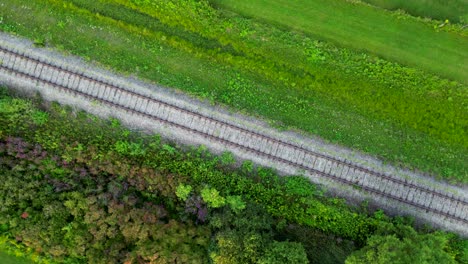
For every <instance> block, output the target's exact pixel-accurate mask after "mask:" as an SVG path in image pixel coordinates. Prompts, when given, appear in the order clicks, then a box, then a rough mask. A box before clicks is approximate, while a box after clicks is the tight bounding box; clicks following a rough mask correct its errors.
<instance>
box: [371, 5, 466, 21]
mask: <svg viewBox="0 0 468 264" xmlns="http://www.w3.org/2000/svg"><path fill="white" fill-rule="evenodd" d="M362 1H363V2H367V3H369V4H372V5H374V6H378V7H382V8H385V9H389V10H397V9H401V10H405V12H408V13H409V14H411V15H413V16H420V17H429V18H434V19H437V20H442V21H444V20H446V19H449V20H450V21H452V22H456V23H462V24H465V23H468V2H467V1H466V0H362Z"/></svg>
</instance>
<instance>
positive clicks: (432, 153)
mask: <svg viewBox="0 0 468 264" xmlns="http://www.w3.org/2000/svg"><path fill="white" fill-rule="evenodd" d="M186 3H189V4H188V5H187V6H178V5H176V7H175V9H174V10H171V9H170V8H168V7H169V5H167V6H163V7H162V8H161V7H159V8H158V7H153V6H144V5H141V4H139V5H135V4H132V2H130V1H120V0H119V1H87V0H73V1H57V0H50V1H36V0H34V1H25V0H19V1H12V0H7V1H5V2H4V4H3V5H2V6H0V14H1V16H2V17H3V21H2V24H0V25H1V29H2V30H3V31H7V32H14V33H16V34H19V35H22V36H26V37H28V38H30V39H33V40H35V42H36V43H37V44H38V45H43V44H46V45H50V46H55V47H59V48H61V49H63V50H67V51H69V52H71V53H73V54H77V55H79V56H83V57H85V58H88V59H92V60H95V61H98V62H100V63H102V64H104V65H107V66H109V67H112V68H114V69H116V70H118V71H121V72H127V73H132V74H137V75H138V76H140V77H143V78H146V79H150V80H153V81H155V82H157V83H160V84H163V85H166V86H169V87H173V88H178V89H181V90H184V91H186V92H188V93H191V94H194V95H196V96H200V97H203V98H207V99H209V100H211V101H213V102H217V103H222V104H226V105H229V106H231V107H233V108H234V109H237V110H241V111H245V112H248V113H251V114H254V115H258V116H262V117H265V118H267V119H269V120H272V122H274V123H276V124H277V125H281V126H283V127H288V128H296V129H300V130H302V131H306V132H309V133H313V134H316V135H319V136H321V137H322V138H324V139H326V140H329V141H332V142H337V143H340V144H343V145H346V146H350V147H353V148H356V149H360V150H363V151H365V152H368V153H370V154H373V155H377V156H379V157H380V158H383V159H384V160H387V161H391V162H394V163H395V164H402V165H405V166H410V167H413V168H418V169H421V170H423V171H429V172H432V173H434V174H436V175H439V176H440V177H442V178H446V179H449V180H452V181H458V182H465V183H466V181H467V179H466V177H465V176H466V171H467V164H465V163H464V162H463V161H464V160H466V159H467V155H468V151H467V146H468V140H467V138H466V134H465V129H466V123H467V119H466V116H465V114H464V113H466V110H465V105H466V93H465V92H464V91H466V86H465V85H463V84H460V83H458V82H456V81H450V80H446V79H443V78H439V77H437V76H435V75H432V74H429V73H425V72H423V71H421V70H417V69H414V68H408V67H404V66H401V65H399V64H396V63H392V62H389V61H385V60H383V59H380V58H378V57H375V56H372V55H369V54H364V53H360V52H355V51H353V50H350V49H346V48H338V47H336V46H333V45H331V44H329V43H325V42H321V41H316V40H313V39H311V38H309V37H307V36H305V35H301V34H296V33H291V32H288V31H284V30H281V29H278V28H275V27H272V26H271V25H266V24H262V23H258V22H255V21H252V20H249V19H245V18H243V17H240V16H237V15H235V14H232V13H228V12H224V11H221V12H218V11H216V10H214V9H211V7H209V6H208V5H204V4H203V3H204V2H198V4H194V3H193V2H191V1H189V2H186ZM190 3H191V4H190ZM194 10H197V12H194ZM24 12H28V13H31V14H32V15H31V16H27V17H25V16H23V15H21V14H22V13H24ZM185 13H186V14H191V16H183V17H181V15H180V14H185ZM383 16H384V17H387V16H386V15H385V14H383ZM387 18H388V17H387ZM391 23H393V24H397V25H401V24H403V25H406V24H405V23H406V22H405V21H404V20H402V21H397V22H395V21H393V22H391ZM408 23H409V24H408V25H407V26H408V27H410V28H411V26H414V25H413V24H414V22H412V21H410V22H408ZM419 26H420V27H422V28H425V25H423V24H421V25H419ZM364 27H365V26H364ZM75 32H79V34H76V33H75ZM431 32H432V33H431V34H433V35H432V36H439V35H438V34H440V33H437V32H435V31H431ZM425 33H426V34H427V37H429V36H430V33H429V32H426V31H425ZM444 34H445V35H444V36H446V39H445V40H444V38H442V40H441V42H440V43H439V42H438V41H439V40H437V39H436V40H435V43H439V44H444V43H445V41H446V40H447V38H448V39H451V37H452V35H450V34H449V33H444ZM406 37H409V36H406ZM454 38H458V36H455V37H454ZM412 39H413V38H409V39H408V41H409V40H412ZM448 42H450V41H448ZM452 44H453V43H452ZM449 46H450V45H449ZM450 47H451V46H450ZM450 47H449V49H451V48H450ZM462 50H463V49H459V51H460V52H463V51H462Z"/></svg>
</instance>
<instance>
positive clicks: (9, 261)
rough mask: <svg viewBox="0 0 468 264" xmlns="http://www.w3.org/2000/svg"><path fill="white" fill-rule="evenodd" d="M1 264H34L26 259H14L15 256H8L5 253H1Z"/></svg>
mask: <svg viewBox="0 0 468 264" xmlns="http://www.w3.org/2000/svg"><path fill="white" fill-rule="evenodd" d="M0 263H2V264H31V263H33V262H32V261H29V260H27V259H25V258H19V257H14V256H11V255H8V254H6V253H5V252H2V251H0Z"/></svg>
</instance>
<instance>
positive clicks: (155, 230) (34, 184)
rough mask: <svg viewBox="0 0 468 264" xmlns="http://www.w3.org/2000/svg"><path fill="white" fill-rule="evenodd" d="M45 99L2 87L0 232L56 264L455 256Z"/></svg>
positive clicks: (335, 202) (228, 161) (431, 237)
mask: <svg viewBox="0 0 468 264" xmlns="http://www.w3.org/2000/svg"><path fill="white" fill-rule="evenodd" d="M45 106H47V105H42V104H41V101H40V99H39V98H36V99H35V101H29V100H24V99H21V98H12V97H9V96H6V95H5V91H4V90H3V91H2V95H1V97H0V156H1V159H0V170H1V174H0V175H2V181H0V190H1V192H0V201H1V203H0V208H1V210H2V212H4V213H2V214H0V227H1V229H0V230H1V234H0V235H3V236H4V237H6V238H8V239H9V240H11V241H14V240H16V241H17V242H16V243H19V242H21V244H22V245H26V246H27V247H29V248H31V249H32V250H33V251H36V252H37V251H39V252H43V253H44V254H47V255H48V256H52V257H53V258H54V259H55V260H57V261H69V262H71V261H75V263H89V262H94V263H98V262H99V263H100V262H115V261H121V260H127V261H136V260H141V261H145V262H150V261H151V260H153V261H154V260H155V259H157V260H158V261H177V262H187V261H191V262H192V263H206V261H208V258H209V259H211V260H213V261H214V262H215V263H258V261H260V260H261V261H264V262H265V263H306V261H307V259H304V257H305V256H307V258H308V261H310V262H311V263H324V260H328V261H330V263H334V262H337V261H338V262H343V261H344V260H345V259H346V258H347V257H348V256H349V255H350V254H351V256H350V257H349V260H348V261H349V262H348V263H360V262H359V261H367V260H369V259H366V258H368V256H369V255H372V253H371V252H373V250H375V248H377V249H378V250H380V251H379V253H378V254H376V258H377V257H378V258H380V257H382V258H385V257H388V256H389V255H387V252H386V251H385V250H384V248H385V245H386V244H387V243H392V244H393V246H394V248H396V251H397V252H398V253H396V254H395V251H393V252H391V253H390V252H388V253H389V254H393V256H390V257H391V259H392V260H395V261H398V260H400V259H401V258H406V257H408V254H407V252H408V250H411V252H412V254H410V255H409V257H410V258H412V259H413V260H414V261H416V259H418V258H421V257H424V258H426V259H434V258H438V259H443V261H445V262H446V263H456V262H460V263H462V262H463V261H464V260H465V259H466V256H465V255H464V254H465V253H464V252H463V251H462V249H463V248H464V246H465V245H466V242H467V241H466V240H462V239H459V238H457V237H456V236H454V235H453V234H446V233H441V232H432V231H429V230H426V231H422V230H421V231H418V232H417V231H415V230H414V229H413V228H412V227H411V223H410V222H407V219H406V220H405V219H401V218H396V219H389V218H388V217H386V216H385V215H384V214H383V213H382V212H380V211H378V212H376V213H375V214H373V215H370V216H369V215H366V213H365V212H363V211H360V210H358V209H357V208H349V207H347V206H346V205H345V204H344V202H343V201H341V200H339V199H336V198H330V197H326V196H324V195H323V192H322V191H321V190H320V189H317V188H316V187H314V186H313V185H311V184H310V183H308V182H307V180H305V179H303V178H301V177H277V176H276V174H275V173H274V172H273V171H271V170H269V169H265V168H254V167H253V166H252V163H250V162H245V163H243V164H242V165H241V166H240V167H238V168H236V167H235V166H233V164H234V163H233V162H234V160H233V158H232V156H231V155H230V154H228V153H225V154H224V155H222V156H213V155H211V154H210V153H208V152H207V151H206V150H204V149H203V148H199V149H191V150H186V151H182V150H181V149H180V148H178V147H177V146H175V145H173V144H171V143H170V142H162V141H161V140H160V139H159V137H158V136H151V135H141V134H136V133H133V132H131V131H129V130H127V129H125V128H124V127H121V126H120V125H119V122H118V121H117V120H115V119H112V120H109V121H105V120H100V119H98V118H96V117H95V116H91V115H89V114H86V113H84V112H72V111H71V110H70V109H67V108H63V107H61V106H59V105H58V104H51V105H48V106H47V108H38V107H45ZM332 234H334V235H332ZM246 237H248V238H251V239H249V240H246ZM343 239H345V240H343ZM349 239H352V240H354V245H353V244H352V243H351V241H350V240H349ZM368 239H369V241H372V243H373V244H372V245H369V246H365V244H366V241H367V240H368ZM338 241H341V242H338ZM408 241H410V242H411V243H410V244H407V242H408ZM429 245H431V251H430V252H426V251H424V250H419V249H421V248H424V247H427V246H429ZM409 246H411V247H409ZM318 249H320V250H318ZM356 249H359V250H358V251H354V250H356ZM352 251H354V252H353V253H352ZM207 252H208V253H207ZM268 260H269V261H270V262H268ZM370 260H377V259H370ZM275 261H276V262H275ZM285 261H286V262H285ZM291 261H292V262H291Z"/></svg>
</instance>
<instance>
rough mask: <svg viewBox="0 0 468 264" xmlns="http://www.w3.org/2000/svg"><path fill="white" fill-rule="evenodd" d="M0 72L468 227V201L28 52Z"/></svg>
mask: <svg viewBox="0 0 468 264" xmlns="http://www.w3.org/2000/svg"><path fill="white" fill-rule="evenodd" d="M0 62H1V64H0V72H4V73H8V74H10V75H13V76H15V77H16V78H22V79H27V80H30V81H32V82H36V83H42V84H43V85H48V86H51V87H54V88H55V89H58V91H59V92H61V93H72V94H74V95H77V96H81V97H83V98H85V99H87V100H94V101H98V102H101V103H102V104H106V105H108V106H111V107H115V108H118V109H122V110H125V111H128V112H131V113H132V114H135V115H139V116H142V117H144V118H148V119H151V120H155V121H157V122H160V123H164V124H166V125H168V126H173V127H177V128H179V129H182V130H185V131H186V132H188V133H194V134H197V135H199V136H201V137H204V138H207V139H209V140H211V141H216V142H218V143H220V144H224V145H226V146H229V147H231V148H237V149H241V150H243V151H247V152H251V153H254V154H255V155H259V156H262V157H264V158H265V159H268V160H271V161H272V162H276V163H278V162H279V163H282V164H285V165H287V166H292V167H295V168H298V169H301V170H304V171H307V172H308V173H310V174H313V175H318V176H320V177H323V178H325V179H328V180H331V181H335V182H338V183H340V184H344V185H347V186H353V187H357V188H358V189H361V190H364V191H366V192H368V193H371V194H373V195H377V196H380V197H383V198H385V199H391V200H394V201H397V202H399V203H402V204H405V205H407V206H412V207H415V208H418V209H421V210H425V211H426V212H431V213H433V214H436V215H439V216H442V217H445V218H446V219H450V220H455V221H457V222H459V223H460V224H462V225H467V224H468V201H467V200H466V199H465V198H464V197H456V196H454V195H453V194H451V193H445V192H443V191H440V190H436V189H434V188H432V187H429V186H423V185H419V184H418V183H416V182H412V181H410V180H407V179H402V178H398V177H395V176H392V175H388V174H385V173H382V172H378V171H373V170H371V169H369V168H366V167H363V166H360V165H359V164H354V163H352V162H350V161H347V160H342V159H339V158H335V157H332V156H328V155H324V154H322V153H319V152H315V151H312V150H310V149H308V148H306V147H303V146H300V145H297V144H295V143H291V142H288V141H286V140H282V139H280V138H275V137H272V136H269V135H266V134H263V133H260V132H257V131H253V130H249V129H246V128H243V127H241V126H239V125H236V124H235V123H230V122H227V121H224V120H221V119H217V118H213V117H210V116H207V115H204V114H203V113H201V112H196V111H193V110H190V109H186V108H183V107H181V106H178V105H175V104H171V103H169V102H165V101H164V100H161V99H158V98H156V97H154V96H148V95H144V94H140V93H138V92H137V91H132V90H129V89H127V88H126V87H122V86H120V85H117V84H115V83H112V82H110V81H107V80H105V79H101V78H99V77H98V76H97V75H92V74H89V73H87V72H80V71H76V69H74V68H73V66H71V65H69V64H67V63H66V62H63V63H56V62H55V63H54V62H52V61H48V60H47V59H46V58H41V57H38V56H34V55H32V54H28V53H27V52H26V51H20V50H16V49H15V48H11V47H2V46H0Z"/></svg>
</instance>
